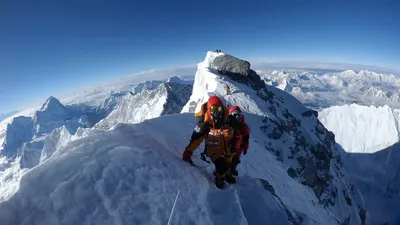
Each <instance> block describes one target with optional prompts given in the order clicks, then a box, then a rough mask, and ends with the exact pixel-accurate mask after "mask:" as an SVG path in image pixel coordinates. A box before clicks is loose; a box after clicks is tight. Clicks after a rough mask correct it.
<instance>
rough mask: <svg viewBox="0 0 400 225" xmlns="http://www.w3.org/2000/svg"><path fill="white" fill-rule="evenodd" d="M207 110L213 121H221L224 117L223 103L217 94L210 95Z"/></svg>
mask: <svg viewBox="0 0 400 225" xmlns="http://www.w3.org/2000/svg"><path fill="white" fill-rule="evenodd" d="M207 112H208V113H209V114H210V117H211V119H212V120H213V121H214V122H222V120H223V117H224V104H223V103H222V101H221V99H220V98H219V97H218V96H211V97H210V98H209V99H208V102H207Z"/></svg>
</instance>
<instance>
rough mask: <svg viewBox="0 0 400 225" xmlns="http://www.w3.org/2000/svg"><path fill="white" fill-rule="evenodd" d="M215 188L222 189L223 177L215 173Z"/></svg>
mask: <svg viewBox="0 0 400 225" xmlns="http://www.w3.org/2000/svg"><path fill="white" fill-rule="evenodd" d="M215 186H217V188H219V189H223V188H224V177H223V175H221V174H219V173H217V172H216V173H215Z"/></svg>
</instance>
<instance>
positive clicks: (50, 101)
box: [40, 96, 65, 111]
mask: <svg viewBox="0 0 400 225" xmlns="http://www.w3.org/2000/svg"><path fill="white" fill-rule="evenodd" d="M54 108H62V109H64V108H65V106H64V105H63V104H62V103H61V102H60V101H59V100H58V99H57V98H55V97H53V96H50V97H49V98H47V100H46V102H45V103H44V104H43V105H42V107H41V108H40V111H44V110H49V109H54Z"/></svg>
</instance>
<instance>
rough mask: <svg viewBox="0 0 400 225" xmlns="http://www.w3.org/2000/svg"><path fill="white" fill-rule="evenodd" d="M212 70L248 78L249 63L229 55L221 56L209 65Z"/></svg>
mask: <svg viewBox="0 0 400 225" xmlns="http://www.w3.org/2000/svg"><path fill="white" fill-rule="evenodd" d="M211 67H212V68H213V69H216V70H217V71H218V72H219V73H221V74H224V75H225V74H232V73H233V74H237V75H242V76H248V75H249V72H250V63H249V62H247V61H245V60H241V59H238V58H236V57H234V56H231V55H221V56H218V57H216V58H215V59H214V61H213V62H212V64H211Z"/></svg>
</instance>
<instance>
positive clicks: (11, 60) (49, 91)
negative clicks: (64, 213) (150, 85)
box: [0, 0, 400, 113]
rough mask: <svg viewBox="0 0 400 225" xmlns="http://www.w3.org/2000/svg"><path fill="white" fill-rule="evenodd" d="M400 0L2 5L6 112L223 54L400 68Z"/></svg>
mask: <svg viewBox="0 0 400 225" xmlns="http://www.w3.org/2000/svg"><path fill="white" fill-rule="evenodd" d="M399 11H400V3H397V2H396V1H394V0H393V1H268V0H264V1H251V0H250V1H243V0H242V1H236V0H231V1H209V0H199V1H186V0H185V1H161V0H160V1H153V0H139V1H132V0H131V1H102V0H99V1H92V0H86V1H76V0H70V1H67V0H57V1H54V0H39V1H28V0H26V1H22V0H17V1H15V0H0V113H1V112H8V111H12V110H15V109H20V108H21V107H24V106H26V105H29V104H31V103H36V102H44V101H45V99H46V98H47V97H48V96H50V95H58V94H62V93H65V92H70V91H72V90H74V89H79V88H82V87H84V86H90V85H94V84H96V83H100V82H104V81H107V80H112V79H117V78H119V77H122V76H125V75H128V74H132V73H135V72H138V71H143V70H147V69H153V68H169V67H175V66H181V65H188V64H194V63H198V62H200V61H201V60H202V59H203V58H204V56H205V53H206V51H208V50H212V49H216V48H219V49H222V50H223V51H225V52H228V53H230V54H232V55H235V56H237V57H241V58H244V59H260V60H263V59H296V60H308V61H310V60H316V61H327V62H332V61H334V62H347V63H364V64H372V65H378V66H384V67H390V68H396V69H399V68H400V65H399V64H400V57H399V50H400V47H399V41H398V40H399V32H400V15H399V13H398V12H399Z"/></svg>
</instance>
